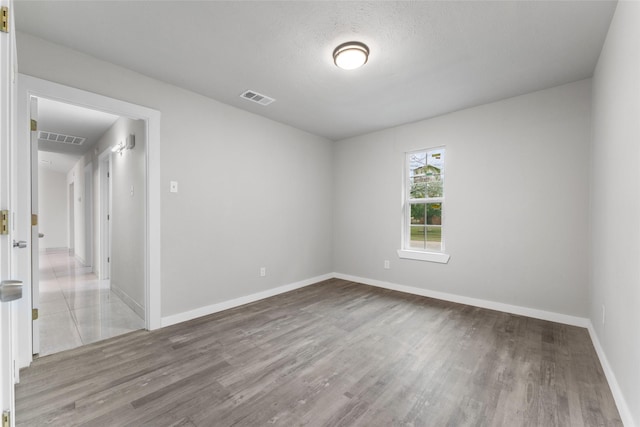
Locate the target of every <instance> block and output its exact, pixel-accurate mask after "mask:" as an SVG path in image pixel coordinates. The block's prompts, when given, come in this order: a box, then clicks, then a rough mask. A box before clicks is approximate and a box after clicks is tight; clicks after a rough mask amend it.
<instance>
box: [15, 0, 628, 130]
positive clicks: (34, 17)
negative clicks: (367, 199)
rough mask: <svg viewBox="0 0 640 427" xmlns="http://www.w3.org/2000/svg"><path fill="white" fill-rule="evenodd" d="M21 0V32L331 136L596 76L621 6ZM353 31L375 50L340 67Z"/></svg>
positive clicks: (18, 7)
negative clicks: (341, 49) (252, 95)
mask: <svg viewBox="0 0 640 427" xmlns="http://www.w3.org/2000/svg"><path fill="white" fill-rule="evenodd" d="M16 3H17V4H16V5H15V9H16V14H15V16H16V27H17V29H18V30H20V31H24V32H27V33H31V34H33V35H36V36H39V37H42V38H45V39H47V40H50V41H52V42H55V43H59V44H62V45H66V46H69V47H71V48H73V49H77V50H79V51H82V52H85V53H88V54H90V55H93V56H95V57H98V58H101V59H103V60H106V61H109V62H112V63H115V64H118V65H121V66H124V67H126V68H129V69H132V70H135V71H138V72H140V73H142V74H146V75H148V76H151V77H154V78H156V79H159V80H162V81H165V82H168V83H172V84H175V85H177V86H181V87H184V88H187V89H190V90H193V91H195V92H198V93H201V94H203V95H206V96H209V97H211V98H214V99H217V100H219V101H222V102H224V103H227V104H230V105H234V106H236V107H238V108H242V109H244V110H247V111H250V112H254V113H256V114H260V115H263V116H265V117H269V118H271V119H274V120H276V121H279V122H282V123H286V124H289V125H291V126H294V127H297V128H300V129H303V130H307V131H309V132H312V133H315V134H318V135H323V136H326V137H328V138H330V139H334V140H339V139H342V138H345V137H349V136H354V135H359V134H363V133H367V132H371V131H374V130H378V129H382V128H387V127H391V126H396V125H399V124H403V123H407V122H412V121H416V120H420V119H424V118H428V117H433V116H437V115H441V114H445V113H448V112H451V111H456V110H459V109H462V108H467V107H471V106H475V105H479V104H483V103H487V102H491V101H495V100H498V99H504V98H507V97H511V96H515V95H519V94H523V93H527V92H531V91H535V90H539V89H544V88H548V87H552V86H556V85H560V84H564V83H568V82H572V81H576V80H580V79H584V78H587V77H591V75H592V74H593V70H594V67H595V64H596V61H597V58H598V55H599V53H600V50H601V48H602V44H603V42H604V38H605V36H606V32H607V30H608V27H609V23H610V21H611V17H612V15H613V11H614V9H615V5H616V3H615V2H613V1H492V2H486V1H450V2H447V1H423V2H382V1H378V2H333V1H318V2H313V1H300V2H297V1H283V2H271V1H258V2H234V1H229V2H219V1H203V2H196V1H104V2H100V1H48V0H47V1H17V2H16ZM350 40H358V41H361V42H364V43H366V44H367V45H368V46H369V48H370V50H371V56H370V59H369V62H368V63H367V64H366V65H365V66H364V67H363V68H361V69H358V70H355V71H343V70H340V69H338V68H336V67H335V66H334V65H333V62H332V57H331V54H332V51H333V49H334V48H335V47H336V46H337V45H338V44H340V43H342V42H345V41H350ZM43 66H45V67H46V64H43ZM247 89H251V90H255V91H257V92H260V93H262V94H265V95H267V96H270V97H272V98H275V99H276V102H274V103H272V104H271V105H269V106H266V107H264V106H260V105H257V104H254V103H252V102H250V101H246V100H243V99H241V98H240V97H239V95H240V94H241V93H242V92H244V91H245V90H247Z"/></svg>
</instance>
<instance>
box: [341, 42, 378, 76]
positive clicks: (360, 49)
mask: <svg viewBox="0 0 640 427" xmlns="http://www.w3.org/2000/svg"><path fill="white" fill-rule="evenodd" d="M368 59H369V48H368V47H367V45H366V44H364V43H360V42H347V43H342V44H341V45H340V46H338V47H337V48H336V49H335V50H334V51H333V62H334V63H335V64H336V65H337V66H338V67H340V68H342V69H343V70H354V69H356V68H360V67H362V66H363V65H364V64H366V63H367V60H368Z"/></svg>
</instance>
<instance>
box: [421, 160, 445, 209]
mask: <svg viewBox="0 0 640 427" xmlns="http://www.w3.org/2000/svg"><path fill="white" fill-rule="evenodd" d="M425 169H426V182H427V197H443V196H444V194H443V191H442V188H443V186H442V184H443V180H444V148H440V149H437V150H433V151H429V152H428V153H427V166H426V168H425Z"/></svg>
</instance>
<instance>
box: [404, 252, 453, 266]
mask: <svg viewBox="0 0 640 427" xmlns="http://www.w3.org/2000/svg"><path fill="white" fill-rule="evenodd" d="M450 257H451V255H449V254H445V253H444V252H424V251H410V250H408V249H398V258H402V259H414V260H416V261H428V262H438V263H440V264H446V263H448V262H449V258H450Z"/></svg>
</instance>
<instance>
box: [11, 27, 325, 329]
mask: <svg viewBox="0 0 640 427" xmlns="http://www.w3.org/2000/svg"><path fill="white" fill-rule="evenodd" d="M18 54H19V58H18V59H19V60H18V63H19V71H20V72H21V73H24V74H28V75H32V76H35V77H39V78H42V79H46V80H50V81H54V82H58V83H62V84H65V85H69V86H73V87H76V88H80V89H85V90H88V91H91V92H95V93H99V94H102V95H106V96H110V97H113V98H117V99H121V100H124V101H128V102H132V103H136V104H139V105H144V106H147V107H150V108H153V109H156V110H159V111H160V112H161V113H162V119H161V138H162V141H161V149H160V151H161V156H162V159H161V165H160V167H161V173H162V186H163V188H162V189H161V190H162V201H161V212H162V218H161V228H162V235H161V240H162V255H161V263H162V303H161V304H162V308H161V310H162V316H163V317H166V316H169V315H173V314H177V313H181V312H185V311H188V310H192V309H196V308H199V307H203V306H207V305H211V304H215V303H219V302H223V301H227V300H230V299H233V298H238V297H241V296H246V295H250V294H253V293H257V292H261V291H265V290H269V289H273V288H275V287H278V286H280V285H284V284H289V283H293V282H297V281H300V280H304V279H308V278H311V277H315V276H319V275H323V274H326V273H329V272H331V267H332V264H331V262H332V259H331V250H332V231H331V230H332V214H331V212H332V194H331V191H332V183H333V180H332V148H333V143H332V142H331V141H328V140H326V139H324V138H321V137H317V136H314V135H311V134H308V133H306V132H302V131H300V130H297V129H294V128H291V127H289V126H286V125H283V124H280V123H276V122H273V121H271V120H268V119H265V118H262V117H260V116H256V115H253V114H250V113H247V112H244V111H241V110H238V109H236V108H233V107H229V106H227V105H224V104H221V103H219V102H216V101H214V100H211V99H209V98H206V97H203V96H200V95H197V94H195V93H193V92H189V91H186V90H183V89H180V88H177V87H175V86H171V85H168V84H165V83H162V82H159V81H157V80H154V79H151V78H148V77H145V76H142V75H140V74H137V73H134V72H132V71H129V70H126V69H124V68H121V67H118V66H115V65H113V64H109V63H107V62H104V61H99V60H97V59H95V58H92V57H90V56H87V55H84V54H81V53H79V52H75V51H72V50H70V49H67V48H64V47H62V46H59V45H55V44H51V43H49V42H46V41H44V40H42V39H39V38H36V37H33V36H30V35H26V34H18ZM42 64H46V66H43V65H42ZM212 78H215V76H212ZM269 108H271V107H269ZM273 108H277V103H276V104H273ZM169 181H178V183H179V192H178V193H169ZM262 266H264V267H266V268H267V276H266V277H264V278H261V277H259V274H258V272H259V268H260V267H262Z"/></svg>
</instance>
